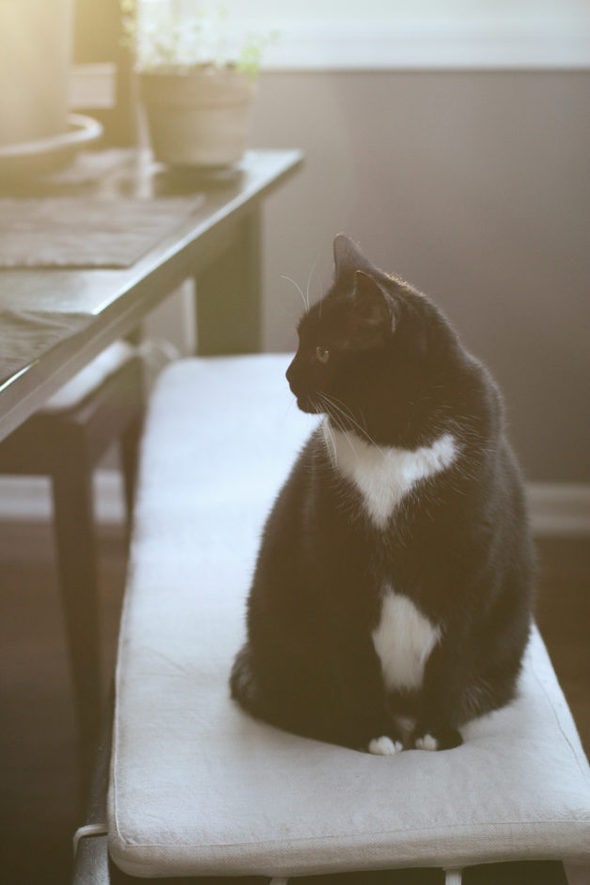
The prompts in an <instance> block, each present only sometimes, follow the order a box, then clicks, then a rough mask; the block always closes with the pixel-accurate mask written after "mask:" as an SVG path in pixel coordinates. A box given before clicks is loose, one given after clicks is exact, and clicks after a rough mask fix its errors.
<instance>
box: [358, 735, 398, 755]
mask: <svg viewBox="0 0 590 885" xmlns="http://www.w3.org/2000/svg"><path fill="white" fill-rule="evenodd" d="M403 748H404V745H403V744H402V742H401V741H395V740H393V738H390V737H389V736H388V735H386V734H383V735H381V737H378V738H373V740H372V741H369V746H368V748H367V749H368V751H369V753H372V754H373V755H374V756H395V754H396V753H401V751H402V750H403Z"/></svg>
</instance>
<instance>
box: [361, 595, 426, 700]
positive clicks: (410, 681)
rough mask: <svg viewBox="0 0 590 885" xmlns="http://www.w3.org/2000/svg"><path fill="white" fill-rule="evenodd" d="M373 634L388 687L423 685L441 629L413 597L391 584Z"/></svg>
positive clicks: (389, 689) (390, 689) (384, 597)
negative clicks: (423, 611) (426, 669)
mask: <svg viewBox="0 0 590 885" xmlns="http://www.w3.org/2000/svg"><path fill="white" fill-rule="evenodd" d="M372 638H373V645H374V647H375V651H376V652H377V656H378V657H379V660H380V661H381V672H382V674H383V681H384V682H385V686H386V688H387V690H388V691H394V690H397V691H413V690H414V691H415V690H418V689H419V688H420V687H421V685H422V681H423V678H424V668H425V666H426V662H427V661H428V658H429V657H430V654H431V652H432V650H433V648H434V647H435V645H436V644H437V643H438V642H439V641H440V638H441V629H440V627H439V626H437V625H435V624H433V623H432V622H431V621H430V620H429V619H428V618H427V617H426V616H425V615H424V614H422V612H420V611H419V610H418V608H417V607H416V606H415V605H414V603H413V602H412V600H411V599H409V598H408V597H407V596H404V595H403V594H401V593H395V592H394V591H393V590H392V589H391V587H387V588H386V589H385V592H384V594H383V602H382V605H381V617H380V620H379V623H378V625H377V627H376V628H375V630H373V633H372Z"/></svg>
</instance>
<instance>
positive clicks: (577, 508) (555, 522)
mask: <svg viewBox="0 0 590 885" xmlns="http://www.w3.org/2000/svg"><path fill="white" fill-rule="evenodd" d="M527 494H528V500H529V508H530V514H531V523H532V527H533V531H534V533H535V536H536V537H539V538H542V537H563V536H565V537H567V536H575V535H579V536H586V535H590V485H588V484H582V483H579V484H578V483H544V482H540V483H529V484H528V486H527Z"/></svg>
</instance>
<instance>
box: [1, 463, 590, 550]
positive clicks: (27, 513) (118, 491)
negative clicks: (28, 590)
mask: <svg viewBox="0 0 590 885" xmlns="http://www.w3.org/2000/svg"><path fill="white" fill-rule="evenodd" d="M527 493H528V499H529V506H530V513H531V523H532V527H533V531H534V534H535V536H536V537H574V536H590V484H577V483H529V485H528V487H527ZM95 495H96V515H97V519H98V521H99V522H101V523H109V524H110V523H122V522H123V520H124V512H125V511H124V506H123V486H122V482H121V476H120V474H119V472H118V471H117V470H98V471H97V472H96V475H95ZM50 517H51V497H50V488H49V480H48V479H46V478H45V477H36V476H35V477H28V476H27V477H20V476H0V521H2V520H4V521H13V522H19V521H20V522H39V521H46V520H48V519H50Z"/></svg>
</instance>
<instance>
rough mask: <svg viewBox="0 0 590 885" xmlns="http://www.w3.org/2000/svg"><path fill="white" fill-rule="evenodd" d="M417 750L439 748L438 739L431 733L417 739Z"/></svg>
mask: <svg viewBox="0 0 590 885" xmlns="http://www.w3.org/2000/svg"><path fill="white" fill-rule="evenodd" d="M416 749H417V750H438V741H437V739H436V738H435V737H433V736H432V735H431V734H425V735H424V737H420V738H417V739H416Z"/></svg>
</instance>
